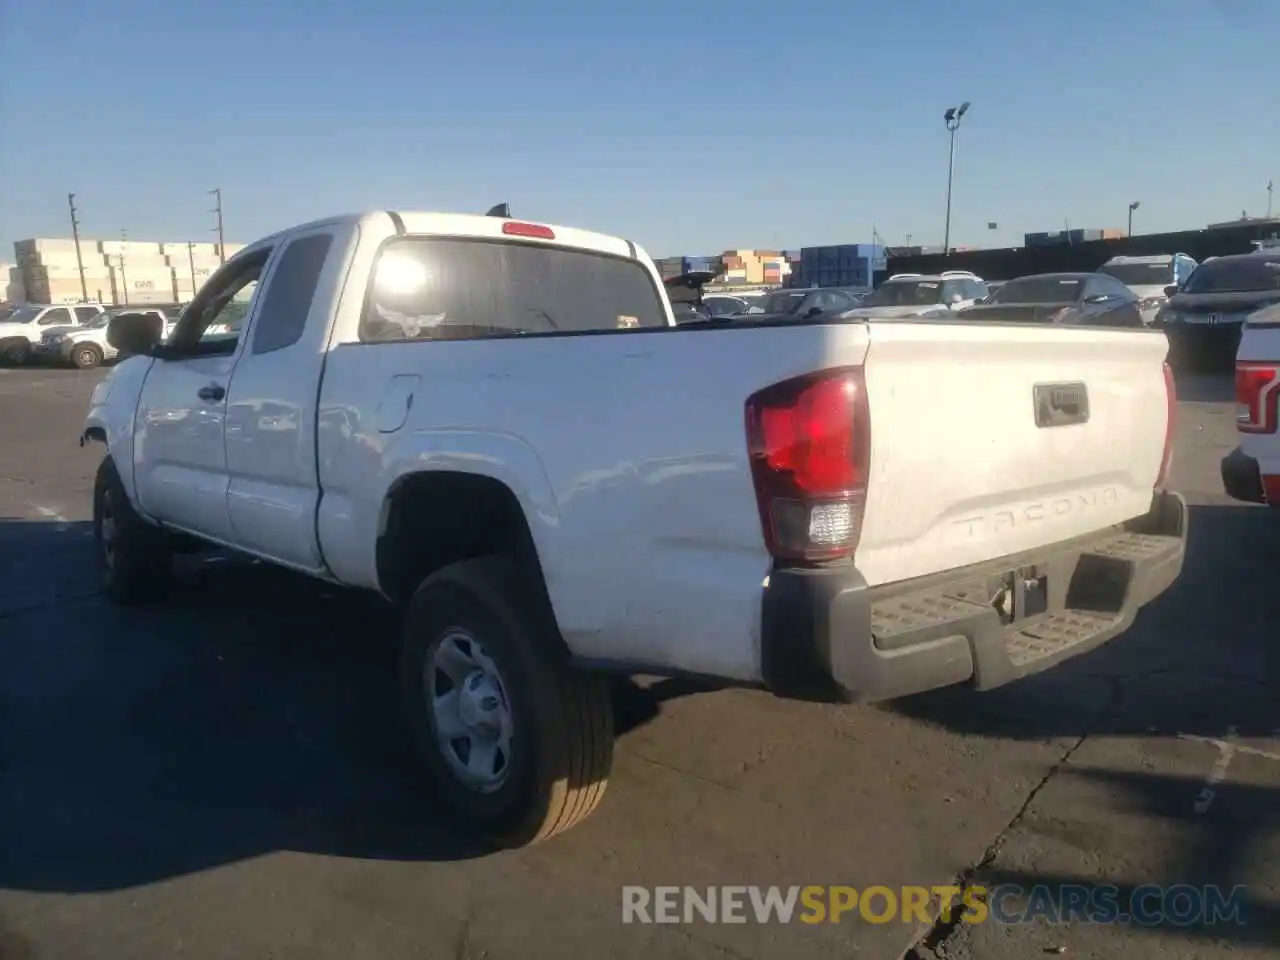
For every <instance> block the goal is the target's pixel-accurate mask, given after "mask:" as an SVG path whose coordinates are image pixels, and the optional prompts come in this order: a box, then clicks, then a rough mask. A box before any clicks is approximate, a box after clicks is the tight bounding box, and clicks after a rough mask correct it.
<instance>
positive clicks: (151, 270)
mask: <svg viewBox="0 0 1280 960" xmlns="http://www.w3.org/2000/svg"><path fill="white" fill-rule="evenodd" d="M102 252H103V253H104V254H105V255H106V258H107V265H108V268H109V269H110V271H111V289H112V298H111V302H112V303H115V304H118V305H121V306H142V305H145V304H148V303H173V302H174V289H173V268H172V267H170V266H169V259H168V257H166V256H165V255H164V249H163V248H162V247H161V245H160V244H159V243H153V242H147V241H142V240H103V241H102Z"/></svg>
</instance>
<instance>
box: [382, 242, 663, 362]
mask: <svg viewBox="0 0 1280 960" xmlns="http://www.w3.org/2000/svg"><path fill="white" fill-rule="evenodd" d="M665 326H667V319H666V310H665V309H664V306H663V301H662V298H661V297H660V295H659V293H658V289H657V287H655V286H654V283H653V279H652V278H651V277H650V275H649V273H648V271H646V270H645V269H644V267H642V266H641V265H640V264H639V263H638V262H637V261H635V260H632V259H630V258H627V257H617V256H612V255H609V254H602V253H591V252H588V251H585V250H570V249H565V248H563V247H554V246H548V245H543V244H535V243H523V242H516V241H495V240H487V239H474V240H472V239H462V240H460V239H447V238H440V237H406V238H404V239H402V240H395V241H392V242H391V243H389V244H387V246H386V247H384V248H383V250H382V252H381V253H379V255H378V260H377V262H376V263H375V264H374V271H373V277H372V279H371V281H370V289H369V292H368V294H367V298H366V300H365V310H364V315H363V316H362V317H361V320H360V341H361V342H362V343H380V342H387V341H395V340H476V339H487V338H492V337H510V336H529V335H538V334H549V333H605V332H614V333H617V332H627V331H633V330H637V329H653V328H656V327H665Z"/></svg>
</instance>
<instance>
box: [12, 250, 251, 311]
mask: <svg viewBox="0 0 1280 960" xmlns="http://www.w3.org/2000/svg"><path fill="white" fill-rule="evenodd" d="M243 248H244V244H230V243H229V244H227V245H226V256H227V257H230V256H232V255H233V254H234V253H235V252H236V251H238V250H241V249H243ZM14 253H15V254H16V258H17V261H18V262H17V266H16V267H13V268H12V269H10V270H9V271H7V272H5V273H4V274H3V275H0V280H7V282H8V289H7V293H6V296H7V297H10V298H13V297H14V295H15V293H16V294H17V296H18V297H20V298H22V299H25V300H26V301H29V302H31V303H79V302H80V301H81V300H83V299H85V297H86V296H87V298H88V299H89V301H90V302H94V303H104V304H116V305H119V306H126V305H129V304H139V305H141V304H147V303H185V302H187V301H188V300H190V299H191V298H192V297H193V296H194V295H195V291H196V290H198V289H199V288H200V286H201V285H202V284H203V283H204V282H205V281H206V280H207V279H209V275H210V274H211V273H212V272H213V271H214V270H216V269H217V268H218V266H219V265H220V263H221V258H220V257H219V255H218V246H217V244H215V243H205V242H201V243H193V244H190V245H188V244H186V243H152V242H149V241H142V240H101V241H99V240H87V239H86V240H81V241H80V261H79V262H77V260H76V245H75V241H74V240H68V239H57V238H53V239H51V238H35V239H31V240H19V241H18V242H17V243H15V244H14ZM81 265H83V268H84V286H83V289H82V287H81V283H80V277H81V272H80V270H81ZM251 292H252V291H248V292H247V293H246V295H248V294H250V293H251Z"/></svg>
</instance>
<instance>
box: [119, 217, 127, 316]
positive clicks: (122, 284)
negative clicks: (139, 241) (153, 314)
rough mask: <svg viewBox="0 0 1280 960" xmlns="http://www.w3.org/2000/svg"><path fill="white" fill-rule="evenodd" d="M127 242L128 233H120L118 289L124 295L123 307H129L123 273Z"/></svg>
mask: <svg viewBox="0 0 1280 960" xmlns="http://www.w3.org/2000/svg"><path fill="white" fill-rule="evenodd" d="M128 242H129V233H128V231H126V230H121V231H120V289H121V291H122V292H123V293H124V305H125V306H126V307H127V306H128V305H129V278H128V277H127V276H126V275H125V272H124V245H125V244H126V243H128Z"/></svg>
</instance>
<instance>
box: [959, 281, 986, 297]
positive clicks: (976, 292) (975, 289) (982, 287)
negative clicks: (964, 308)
mask: <svg viewBox="0 0 1280 960" xmlns="http://www.w3.org/2000/svg"><path fill="white" fill-rule="evenodd" d="M986 295H987V285H986V284H985V283H982V282H981V281H979V280H966V281H964V298H965V299H966V300H981V299H982V298H983V297H985V296H986Z"/></svg>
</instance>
